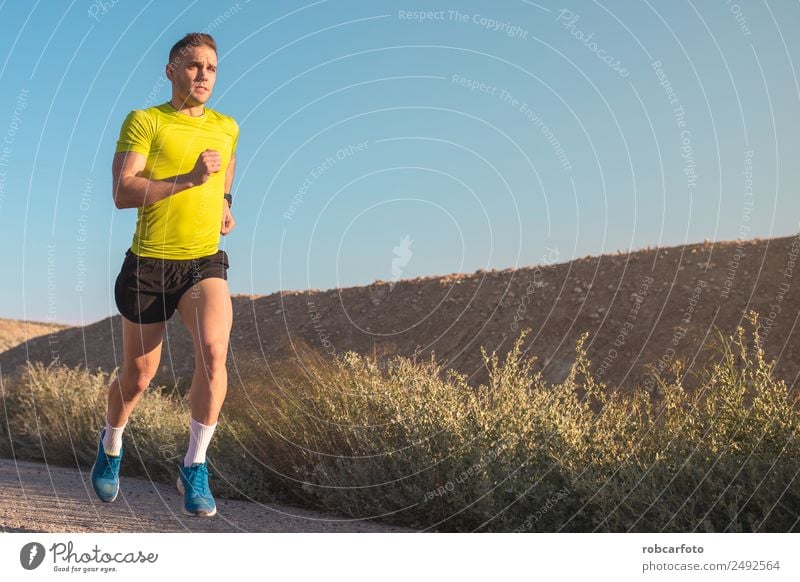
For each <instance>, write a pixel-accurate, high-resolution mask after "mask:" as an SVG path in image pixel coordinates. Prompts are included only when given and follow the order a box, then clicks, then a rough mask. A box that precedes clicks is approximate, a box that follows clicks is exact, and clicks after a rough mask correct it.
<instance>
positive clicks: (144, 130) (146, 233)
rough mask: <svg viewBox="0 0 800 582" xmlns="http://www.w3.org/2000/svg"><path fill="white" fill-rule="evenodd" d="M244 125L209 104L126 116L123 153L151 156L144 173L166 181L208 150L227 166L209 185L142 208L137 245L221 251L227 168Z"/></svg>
mask: <svg viewBox="0 0 800 582" xmlns="http://www.w3.org/2000/svg"><path fill="white" fill-rule="evenodd" d="M238 139H239V126H238V124H237V123H236V121H234V119H233V118H232V117H229V116H227V115H223V114H222V113H219V112H217V111H214V110H213V109H210V108H208V107H206V108H205V110H204V112H203V115H200V116H198V117H192V116H190V115H187V114H185V113H180V112H179V111H177V110H176V109H175V108H174V107H172V105H170V104H169V103H164V104H163V105H157V106H155V107H149V108H148V109H135V110H133V111H131V112H130V113H129V114H128V116H127V117H126V118H125V121H124V122H123V124H122V129H121V130H120V135H119V140H118V141H117V148H116V151H117V152H127V151H134V152H137V153H140V154H142V155H143V156H144V157H145V158H146V159H147V163H146V165H145V168H144V171H143V172H142V174H141V175H142V176H143V177H145V178H148V179H150V180H163V179H164V178H171V177H173V176H177V175H180V174H186V173H187V172H190V171H191V170H192V169H193V168H194V165H195V163H196V162H197V157H198V156H199V155H200V153H202V152H203V151H204V150H206V149H212V150H217V151H218V152H219V153H220V156H221V158H222V168H221V169H220V171H219V172H216V173H215V174H212V175H211V177H210V178H209V179H208V181H207V182H206V183H205V184H202V185H200V186H195V187H193V188H188V189H186V190H184V191H182V192H178V193H177V194H173V195H172V196H168V197H166V198H164V199H163V200H159V201H158V202H154V203H152V204H147V205H145V206H143V207H141V208H139V209H138V217H137V220H136V231H135V233H134V235H133V244H132V245H131V250H132V251H133V252H134V253H135V254H137V255H139V256H142V257H154V258H159V259H195V258H199V257H205V256H208V255H213V254H214V253H216V252H217V251H218V250H219V237H220V234H219V230H220V225H221V223H222V204H223V197H222V195H223V194H224V193H225V192H224V190H225V173H226V171H227V168H228V165H229V164H230V161H231V158H232V157H233V154H234V153H235V151H236V142H237V141H238Z"/></svg>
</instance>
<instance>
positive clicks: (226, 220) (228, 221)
mask: <svg viewBox="0 0 800 582" xmlns="http://www.w3.org/2000/svg"><path fill="white" fill-rule="evenodd" d="M235 171H236V154H233V155H232V156H231V161H230V162H229V163H228V169H227V170H226V171H225V192H230V191H231V187H232V186H233V174H234V172H235ZM235 225H236V221H235V220H234V219H233V214H231V209H230V206H228V201H227V200H225V199H224V198H223V199H222V226H221V227H220V229H219V232H220V234H222V235H226V234H228V233H229V232H230V231H231V230H233V227H234V226H235Z"/></svg>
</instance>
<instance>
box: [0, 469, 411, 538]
mask: <svg viewBox="0 0 800 582" xmlns="http://www.w3.org/2000/svg"><path fill="white" fill-rule="evenodd" d="M88 477H89V474H88V471H78V470H76V469H70V468H65V467H56V466H53V465H45V464H42V463H30V462H24V461H17V462H15V461H14V460H11V459H0V531H2V532H138V533H145V532H148V533H149V532H411V531H412V530H409V529H405V528H401V527H394V526H390V525H386V524H382V523H375V522H370V521H364V520H353V519H350V518H346V517H342V516H337V515H333V514H326V513H320V512H315V511H309V510H305V509H298V508H296V507H289V506H280V505H266V504H260V503H252V502H247V501H234V500H228V499H217V507H218V514H217V516H215V517H212V518H206V519H200V518H193V517H189V516H186V515H183V513H182V512H181V501H182V498H181V495H180V494H179V493H178V492H177V490H176V488H175V487H170V486H167V485H162V484H160V483H151V482H149V481H147V480H145V479H135V478H131V477H124V476H123V479H122V482H121V489H122V490H121V492H120V495H119V497H117V499H116V501H114V502H113V503H103V502H101V501H100V500H99V499H97V497H95V495H94V492H93V491H92V486H91V483H90V482H89V480H88ZM212 480H213V477H212ZM212 487H213V482H212Z"/></svg>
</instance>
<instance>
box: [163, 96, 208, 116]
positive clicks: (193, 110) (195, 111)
mask: <svg viewBox="0 0 800 582" xmlns="http://www.w3.org/2000/svg"><path fill="white" fill-rule="evenodd" d="M169 104H170V105H172V108H173V109H174V110H175V111H177V112H178V113H183V114H184V115H188V116H189V117H200V116H201V115H203V113H205V106H203V105H197V106H195V107H190V106H188V105H186V103H182V102H181V101H180V100H179V99H176V98H175V97H173V98H172V99H171V100H170V101H169Z"/></svg>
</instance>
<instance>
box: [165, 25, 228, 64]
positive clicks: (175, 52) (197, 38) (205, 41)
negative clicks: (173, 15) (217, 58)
mask: <svg viewBox="0 0 800 582" xmlns="http://www.w3.org/2000/svg"><path fill="white" fill-rule="evenodd" d="M203 45H205V46H207V47H210V48H212V49H214V52H215V53H216V52H217V41H215V40H214V37H213V36H211V35H210V34H206V33H204V32H190V33H188V34H187V35H186V36H184V37H183V38H182V39H180V40H179V41H178V42H176V43H175V45H174V46H173V47H172V48H171V49H170V51H169V62H170V63H177V62H179V61H180V60H181V59H180V57H182V56H184V55H186V53H187V52H188V51H189V50H190V49H192V48H194V47H198V46H203Z"/></svg>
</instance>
